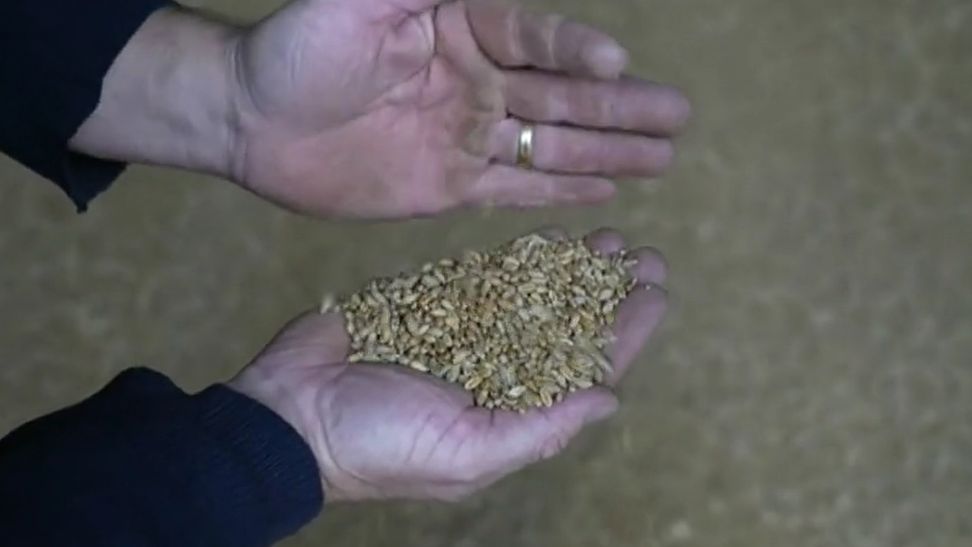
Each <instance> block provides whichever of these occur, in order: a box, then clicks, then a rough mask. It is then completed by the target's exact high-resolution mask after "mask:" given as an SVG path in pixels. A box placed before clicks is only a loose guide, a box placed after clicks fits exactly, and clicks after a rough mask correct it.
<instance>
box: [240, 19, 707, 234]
mask: <svg viewBox="0 0 972 547" xmlns="http://www.w3.org/2000/svg"><path fill="white" fill-rule="evenodd" d="M234 58H235V65H236V66H237V70H236V73H237V77H238V80H239V88H240V89H241V90H242V93H241V99H240V102H241V106H240V111H241V112H242V114H241V120H240V125H241V126H242V137H241V142H240V143H238V146H237V147H236V149H237V150H238V152H237V156H238V157H237V158H236V160H235V168H234V169H235V171H236V172H235V173H234V177H235V178H236V179H237V180H238V181H240V182H241V183H242V184H243V185H244V186H245V187H247V188H249V189H250V190H252V191H254V192H256V193H258V194H260V195H262V196H264V197H266V198H268V199H270V200H272V201H275V202H277V203H279V204H282V205H284V206H286V207H288V208H291V209H295V210H298V211H301V212H306V213H311V214H317V215H341V216H351V217H368V218H376V217H377V218H401V217H410V216H415V215H424V214H432V213H437V212H441V211H443V210H447V209H450V208H453V207H458V206H474V205H499V206H541V205H551V204H558V203H580V202H593V201H598V200H601V199H605V198H607V197H609V196H610V195H612V192H613V184H612V183H611V182H610V181H609V180H608V179H607V177H613V176H620V175H637V176H643V175H644V176H647V175H655V174H659V173H660V172H661V171H663V170H664V169H665V168H666V167H667V166H668V164H669V162H670V161H671V157H672V146H671V142H670V141H669V139H670V138H671V137H672V136H673V134H674V133H675V132H676V131H677V130H678V129H679V127H680V126H681V125H682V124H683V123H684V121H685V119H686V118H687V116H688V105H687V103H686V101H685V99H684V98H683V97H682V96H681V95H680V94H679V93H678V92H677V91H675V90H673V89H671V88H668V87H665V86H660V85H655V84H650V83H648V82H644V81H640V80H637V79H635V78H631V77H627V76H622V72H623V70H624V67H625V65H626V62H627V53H626V52H625V51H624V50H623V49H622V48H621V47H620V46H619V45H618V44H617V43H616V42H615V41H614V40H613V39H612V38H610V37H608V36H606V35H604V34H602V33H600V32H598V31H595V30H593V29H590V28H588V27H585V26H583V25H579V24H575V23H571V22H568V21H565V20H563V19H562V18H559V17H556V16H539V15H533V14H530V13H527V12H524V11H522V10H519V9H516V8H512V7H506V6H503V5H500V4H497V3H495V2H492V1H488V0H466V1H450V2H443V1H442V0H296V1H294V2H291V3H289V4H288V5H287V6H285V7H284V8H282V9H281V10H280V11H279V12H277V13H275V14H274V15H273V16H271V17H270V18H268V19H267V20H265V21H263V22H262V23H260V24H259V25H257V26H255V27H254V28H253V29H251V30H249V31H248V32H246V33H245V34H243V35H242V36H241V38H240V40H239V41H238V42H237V43H236V45H235V47H234ZM524 123H531V124H537V125H538V127H537V131H536V150H535V162H534V163H535V165H534V167H535V169H520V168H517V167H516V166H515V165H514V164H515V159H516V158H515V150H516V139H517V135H518V134H519V131H520V129H521V127H522V125H523V124H524Z"/></svg>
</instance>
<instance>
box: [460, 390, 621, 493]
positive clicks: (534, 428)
mask: <svg viewBox="0 0 972 547" xmlns="http://www.w3.org/2000/svg"><path fill="white" fill-rule="evenodd" d="M617 408H618V400H617V397H615V395H614V394H613V393H611V391H610V390H608V389H605V388H591V389H586V390H582V391H578V392H575V393H572V394H570V395H568V396H567V397H565V398H564V400H563V401H561V402H560V403H557V404H556V405H554V406H552V407H550V408H546V409H536V410H530V411H528V412H526V413H524V414H519V413H516V412H511V411H488V410H484V409H476V410H475V411H474V412H475V415H474V416H473V419H474V420H479V421H480V422H481V423H488V427H487V428H486V433H485V434H484V435H482V436H481V437H480V439H481V443H482V448H483V449H482V450H476V451H475V452H476V453H477V454H476V455H474V456H472V457H476V458H478V459H480V461H479V462H477V463H479V468H480V469H482V470H484V473H483V476H484V477H486V478H487V479H488V480H495V479H498V478H500V477H502V476H503V475H506V474H508V473H511V472H513V471H516V470H518V469H520V468H522V467H523V466H525V465H528V464H530V463H534V462H537V461H540V460H545V459H548V458H551V457H553V456H555V455H556V454H558V453H560V452H561V451H562V450H563V449H564V448H565V447H566V446H567V443H569V442H570V440H571V439H573V438H574V437H575V436H576V435H577V434H578V433H579V432H580V431H581V429H583V428H584V426H585V425H587V424H590V423H593V422H597V421H600V420H603V419H605V418H607V417H608V416H610V415H612V414H613V413H614V412H616V411H617ZM487 448H488V449H487Z"/></svg>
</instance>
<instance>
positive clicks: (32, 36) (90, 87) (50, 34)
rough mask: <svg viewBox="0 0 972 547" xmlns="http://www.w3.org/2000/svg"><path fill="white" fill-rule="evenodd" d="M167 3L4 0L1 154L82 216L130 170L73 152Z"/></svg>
mask: <svg viewBox="0 0 972 547" xmlns="http://www.w3.org/2000/svg"><path fill="white" fill-rule="evenodd" d="M168 4H169V2H168V1H167V0H44V1H43V2H40V1H38V0H0V151H2V152H4V153H6V154H8V155H9V156H10V157H12V158H13V159H15V160H17V161H18V162H20V163H22V164H23V165H25V166H27V167H28V168H30V169H32V170H33V171H35V172H36V173H38V174H40V175H42V176H44V177H46V178H48V179H50V180H51V181H53V182H55V183H57V184H58V185H59V186H60V187H61V188H62V189H63V190H64V191H65V192H67V194H68V196H70V197H71V199H72V200H73V201H74V203H75V204H76V205H77V207H78V209H79V210H84V209H85V208H86V207H87V204H88V202H89V201H90V200H91V199H93V198H94V197H95V196H96V195H97V194H99V193H100V192H102V191H104V190H105V189H106V188H108V186H109V185H110V184H111V183H112V181H114V180H115V179H116V178H117V177H118V175H120V174H121V172H122V170H123V169H124V164H121V163H116V162H110V161H103V160H99V159H95V158H92V157H88V156H83V155H80V154H75V153H72V152H71V151H70V150H68V141H69V140H70V139H71V137H73V136H74V134H75V133H76V132H77V130H78V128H79V127H81V124H83V123H84V121H85V120H87V119H88V117H89V116H90V115H91V113H92V112H94V110H95V108H97V106H98V101H99V99H100V97H101V87H102V82H103V81H104V78H105V75H106V74H107V73H108V69H109V68H111V65H112V63H113V62H114V60H115V58H116V57H117V56H118V54H119V53H121V51H122V49H123V48H124V47H125V44H126V43H128V41H129V39H130V38H131V37H132V36H133V35H134V34H135V32H136V31H137V30H138V28H139V27H140V26H141V25H142V23H143V22H144V21H145V19H147V18H148V16H149V15H150V14H152V13H153V12H154V11H155V10H157V9H159V8H160V7H162V6H165V5H168Z"/></svg>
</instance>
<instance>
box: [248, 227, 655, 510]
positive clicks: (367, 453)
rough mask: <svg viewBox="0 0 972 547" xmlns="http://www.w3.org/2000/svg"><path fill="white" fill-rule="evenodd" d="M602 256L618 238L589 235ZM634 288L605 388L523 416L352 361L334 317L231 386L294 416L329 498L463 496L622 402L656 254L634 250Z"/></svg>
mask: <svg viewBox="0 0 972 547" xmlns="http://www.w3.org/2000/svg"><path fill="white" fill-rule="evenodd" d="M588 243H589V245H590V246H591V247H592V248H593V249H595V250H597V251H599V252H602V253H615V252H618V251H619V250H621V249H622V247H623V241H622V240H621V238H620V236H619V235H618V234H617V233H615V232H612V231H607V230H603V231H600V232H596V233H594V234H592V235H591V236H589V237H588ZM630 256H633V257H634V258H636V259H637V263H636V265H634V266H633V267H632V269H633V271H632V273H633V275H634V276H635V277H636V278H637V280H638V286H637V288H636V289H635V290H634V291H633V292H632V293H631V295H630V296H629V297H628V298H627V299H626V300H625V302H623V303H622V305H621V307H620V308H619V311H618V317H617V322H616V324H615V325H614V328H613V331H614V334H615V335H616V337H617V341H616V342H615V344H614V345H613V347H611V348H609V350H608V356H609V357H610V359H611V360H612V364H613V366H614V374H613V376H611V377H610V378H608V381H607V385H606V386H598V387H594V388H591V389H587V390H581V391H577V392H574V393H572V394H570V395H569V396H567V397H566V398H565V399H564V400H563V402H561V403H558V404H555V405H554V406H553V407H550V408H545V409H537V410H531V411H528V412H526V413H524V414H519V413H516V412H511V411H502V410H486V409H484V408H479V407H476V406H474V404H473V400H472V397H471V395H470V394H469V393H468V392H466V391H464V390H463V389H462V388H461V387H459V386H456V385H454V384H449V383H446V382H444V381H442V380H439V379H438V378H436V377H433V376H430V375H428V374H421V373H418V372H415V371H412V370H411V369H408V368H405V367H401V366H397V365H390V364H364V363H355V364H349V363H348V362H347V357H348V348H349V341H348V338H347V335H346V333H345V330H344V325H343V320H342V318H341V316H340V315H339V314H328V315H320V314H318V313H311V314H307V315H304V316H302V317H299V318H298V319H296V320H294V321H293V322H292V323H291V324H289V325H288V326H287V327H285V328H284V329H283V330H282V331H281V332H280V333H279V334H278V335H277V337H276V338H275V339H274V340H273V341H272V342H271V343H270V344H269V345H268V346H267V347H266V349H264V350H263V352H261V353H260V355H258V356H257V357H256V358H255V359H254V361H253V362H252V363H251V364H250V365H249V366H248V367H247V368H246V369H245V370H244V371H243V372H242V373H241V374H240V375H239V376H238V377H237V378H236V379H234V380H233V381H232V382H231V383H230V387H232V388H233V389H236V390H237V391H239V392H241V393H243V394H246V395H248V396H250V397H251V398H253V399H256V400H257V401H259V402H261V403H263V404H264V405H266V406H267V407H269V408H270V409H272V410H274V411H275V412H276V413H278V414H279V415H280V416H281V417H283V418H284V419H285V420H287V421H288V422H289V423H290V424H291V425H292V426H293V427H294V428H295V429H296V430H297V431H298V432H299V433H300V434H301V435H302V436H303V438H304V439H305V440H306V441H307V443H308V445H309V446H310V448H311V450H312V451H313V453H314V455H315V456H316V458H317V461H318V464H319V468H320V471H321V478H322V481H323V483H324V488H325V492H326V495H327V498H328V500H329V501H340V500H364V499H397V498H409V499H446V500H452V499H457V498H461V497H463V496H466V495H468V494H470V493H472V492H475V491H476V490H478V489H480V488H483V487H485V486H487V485H489V484H491V483H493V482H494V481H496V480H498V479H500V478H502V477H504V476H506V475H508V474H510V473H512V472H514V471H516V470H518V469H520V468H522V467H524V466H526V465H528V464H530V463H533V462H537V461H539V460H543V459H546V458H550V457H552V456H554V455H555V454H557V453H558V452H560V451H561V450H562V449H563V448H564V447H565V446H566V445H567V443H568V441H570V439H572V438H573V437H574V436H575V435H576V434H577V433H578V432H580V430H581V429H582V428H583V427H584V426H585V425H587V424H589V423H591V422H594V421H597V420H601V419H603V418H606V417H607V416H609V415H610V414H612V413H613V412H614V411H615V410H616V408H617V405H618V402H617V398H616V396H615V394H614V392H613V391H612V388H613V387H614V386H615V385H617V383H618V382H619V381H620V380H621V378H622V377H623V376H624V374H625V372H626V371H627V369H628V367H629V366H630V365H631V363H632V361H633V360H634V358H635V356H636V355H637V353H638V352H639V350H640V349H641V347H642V346H643V345H644V344H645V342H646V341H647V339H648V337H649V336H650V334H651V332H652V331H653V330H654V329H655V327H656V326H657V325H658V324H659V322H660V321H661V319H662V317H663V315H664V313H665V308H666V293H665V291H664V290H662V289H661V288H660V284H661V283H662V282H663V281H664V278H665V265H664V262H663V259H662V258H661V256H660V255H659V254H658V253H657V252H656V251H654V250H651V249H639V250H635V251H632V252H631V255H630Z"/></svg>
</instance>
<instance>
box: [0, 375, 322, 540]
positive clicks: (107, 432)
mask: <svg viewBox="0 0 972 547" xmlns="http://www.w3.org/2000/svg"><path fill="white" fill-rule="evenodd" d="M322 504H323V493H322V489H321V482H320V476H319V473H318V468H317V464H316V462H315V460H314V457H313V455H312V453H311V451H310V448H309V447H308V446H307V445H306V444H305V442H304V441H303V439H302V438H301V437H300V436H299V435H298V434H297V432H296V431H294V430H293V429H292V428H291V427H290V426H289V425H288V424H287V423H286V422H284V421H283V420H282V419H281V418H279V417H278V416H277V415H276V414H274V413H273V412H272V411H271V410H270V409H268V408H266V407H264V406H262V405H260V404H258V403H256V402H255V401H253V400H251V399H249V398H247V397H245V396H243V395H241V394H239V393H236V392H234V391H232V390H230V389H229V388H226V387H224V386H214V387H211V388H209V389H207V390H206V391H203V392H202V393H199V394H197V395H186V394H185V393H183V392H182V391H181V390H179V389H178V388H177V387H176V386H175V385H174V384H173V383H172V382H171V381H169V380H168V379H167V378H166V377H165V376H162V375H161V374H158V373H156V372H152V371H149V370H145V369H134V370H130V371H127V372H125V373H123V374H121V375H120V376H119V377H118V378H116V379H115V380H114V381H113V382H112V383H111V384H109V385H108V386H107V387H106V388H105V389H103V390H102V391H101V392H99V393H97V394H96V395H94V396H92V397H91V398H89V399H87V400H85V401H84V402H82V403H80V404H78V405H76V406H73V407H70V408H67V409H64V410H61V411H59V412H56V413H54V414H51V415H49V416H45V417H43V418H40V419H38V420H36V421H34V422H31V423H29V424H27V425H24V426H22V427H20V428H19V429H17V430H16V431H14V432H13V433H11V434H10V435H8V436H7V437H6V438H4V439H3V440H0V545H4V546H11V547H14V546H31V547H48V546H50V547H54V546H57V547H71V546H94V545H98V546H102V545H118V546H126V547H149V546H161V545H165V546H169V545H172V546H180V547H193V546H200V547H203V546H205V547H213V546H223V545H225V546H233V547H250V546H254V547H255V546H266V545H270V544H272V543H273V542H276V541H277V540H279V539H282V538H283V537H286V536H288V535H290V534H292V533H294V532H295V531H296V530H297V529H298V528H300V527H301V526H303V525H304V524H306V523H307V522H308V521H309V520H311V519H312V518H314V517H315V516H316V515H317V513H318V512H319V511H320V509H321V506H322Z"/></svg>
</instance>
